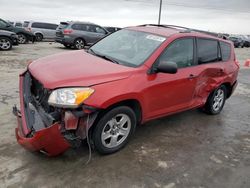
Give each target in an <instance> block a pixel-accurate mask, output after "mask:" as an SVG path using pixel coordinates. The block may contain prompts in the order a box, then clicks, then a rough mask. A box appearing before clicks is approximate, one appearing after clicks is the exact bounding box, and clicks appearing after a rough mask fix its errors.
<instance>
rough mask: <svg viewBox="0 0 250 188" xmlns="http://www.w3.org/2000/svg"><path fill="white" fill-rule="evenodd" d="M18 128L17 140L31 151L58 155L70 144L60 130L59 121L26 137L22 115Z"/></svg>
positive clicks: (18, 118) (18, 119)
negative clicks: (23, 130)
mask: <svg viewBox="0 0 250 188" xmlns="http://www.w3.org/2000/svg"><path fill="white" fill-rule="evenodd" d="M17 121H18V128H16V139H17V142H18V143H19V144H20V145H21V146H23V147H24V148H25V149H28V150H30V151H40V152H43V153H46V154H47V155H48V156H56V155H59V154H61V153H63V152H64V151H66V150H67V149H68V148H69V147H70V145H69V143H68V142H67V141H66V140H65V139H64V137H63V136H62V134H61V132H60V125H59V124H58V123H56V124H54V125H52V126H51V127H49V128H45V129H42V130H40V131H37V132H35V133H34V135H32V136H31V137H25V136H24V135H23V133H22V132H21V131H22V120H21V117H17Z"/></svg>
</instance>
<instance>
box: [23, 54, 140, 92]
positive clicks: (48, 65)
mask: <svg viewBox="0 0 250 188" xmlns="http://www.w3.org/2000/svg"><path fill="white" fill-rule="evenodd" d="M28 69H29V71H30V73H31V74H32V76H33V77H35V79H37V80H38V81H39V82H41V83H42V84H43V86H44V87H45V88H48V89H55V88H60V87H74V86H84V87H87V86H92V85H97V84H101V83H106V82H111V81H115V80H121V79H125V78H127V77H129V76H130V75H131V74H132V72H133V71H135V68H131V67H126V66H123V65H118V64H115V63H112V62H110V61H107V60H105V59H102V58H100V57H97V56H94V55H92V54H89V53H87V52H85V51H83V50H79V51H74V52H67V53H60V54H56V55H52V56H48V57H45V58H41V59H38V60H36V61H34V62H32V63H31V64H30V65H29V67H28Z"/></svg>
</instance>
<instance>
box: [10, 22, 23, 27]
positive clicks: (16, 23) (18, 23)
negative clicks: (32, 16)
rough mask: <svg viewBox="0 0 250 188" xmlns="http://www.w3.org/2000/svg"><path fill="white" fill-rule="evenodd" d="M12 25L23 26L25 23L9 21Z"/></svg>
mask: <svg viewBox="0 0 250 188" xmlns="http://www.w3.org/2000/svg"><path fill="white" fill-rule="evenodd" d="M9 23H10V24H11V25H13V26H14V27H23V23H22V22H9Z"/></svg>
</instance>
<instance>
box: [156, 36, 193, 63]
mask: <svg viewBox="0 0 250 188" xmlns="http://www.w3.org/2000/svg"><path fill="white" fill-rule="evenodd" d="M159 60H160V61H167V62H169V61H172V62H175V63H176V64H177V66H178V68H183V67H190V66H192V65H193V64H194V40H193V39H192V38H186V39H178V40H176V41H174V42H173V43H171V44H170V45H169V46H168V47H167V48H166V49H165V50H164V52H163V53H162V54H161V56H160V59H159Z"/></svg>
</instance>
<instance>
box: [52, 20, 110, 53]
mask: <svg viewBox="0 0 250 188" xmlns="http://www.w3.org/2000/svg"><path fill="white" fill-rule="evenodd" d="M107 34H109V32H108V31H107V30H106V29H104V28H103V27H101V26H99V25H96V24H93V23H89V22H61V23H60V25H59V26H58V28H57V31H56V42H58V43H61V44H63V45H64V46H65V47H66V48H75V49H83V48H84V47H85V46H90V45H92V44H94V43H95V42H97V41H98V40H100V39H101V38H103V37H105V36H106V35H107Z"/></svg>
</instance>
